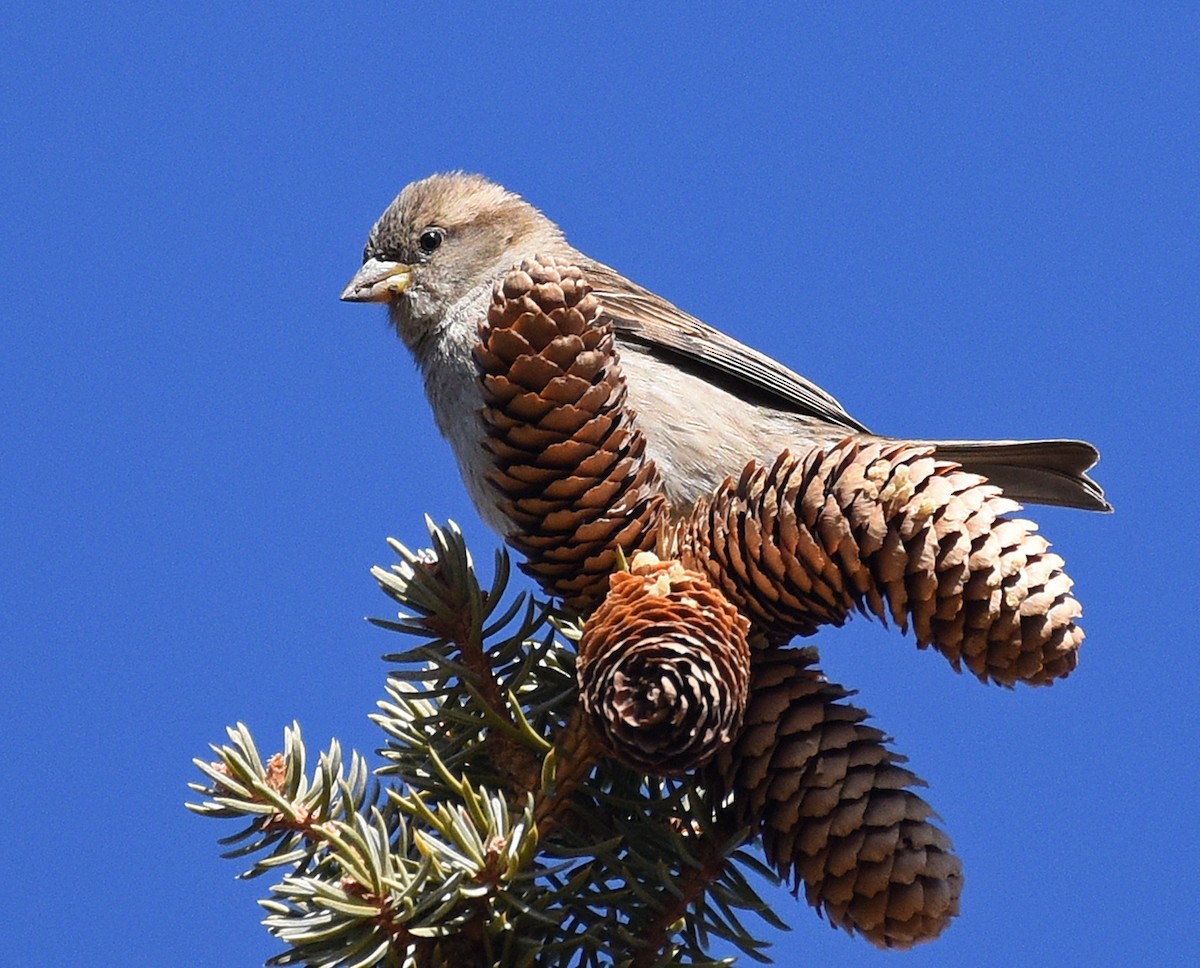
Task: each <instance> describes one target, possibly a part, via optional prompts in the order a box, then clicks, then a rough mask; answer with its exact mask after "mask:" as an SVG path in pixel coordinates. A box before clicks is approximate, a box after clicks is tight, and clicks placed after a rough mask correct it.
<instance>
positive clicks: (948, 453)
mask: <svg viewBox="0 0 1200 968" xmlns="http://www.w3.org/2000/svg"><path fill="white" fill-rule="evenodd" d="M538 254H543V255H545V256H548V257H552V258H554V259H556V260H558V261H559V262H561V263H570V264H574V265H576V266H578V267H579V268H580V269H581V270H582V271H583V274H584V276H585V277H586V278H587V280H588V281H589V283H590V284H591V285H592V287H593V289H594V294H595V296H596V298H597V299H598V300H599V303H600V307H601V311H600V316H601V321H602V323H603V324H604V325H608V326H611V328H612V331H613V333H614V336H615V340H616V349H617V353H618V356H619V359H620V363H621V367H622V370H623V372H624V376H625V381H626V384H627V387H628V406H629V407H630V408H631V409H632V410H633V411H634V412H636V414H637V415H638V417H637V419H638V425H639V427H640V429H641V432H642V433H643V434H644V436H645V440H646V456H647V458H648V459H650V460H652V461H653V462H654V463H655V464H656V465H657V468H658V472H659V474H660V475H661V478H662V482H663V488H664V492H665V494H666V497H667V499H668V501H669V502H670V504H671V507H672V510H673V511H674V512H675V513H676V514H677V515H682V514H684V513H686V511H687V510H688V509H689V508H690V507H691V505H692V504H693V503H694V502H695V501H696V500H697V499H698V498H699V497H701V496H703V495H705V494H708V493H710V492H711V491H712V490H713V489H714V488H715V487H716V486H717V485H718V484H720V483H721V481H722V480H724V478H725V477H727V476H729V475H736V474H738V473H739V472H740V471H741V469H742V467H743V466H745V464H746V463H747V462H748V461H750V460H758V461H760V462H763V463H768V464H769V463H770V462H772V461H773V460H774V458H775V457H776V456H777V455H778V454H779V453H780V452H782V451H783V450H785V449H791V450H792V451H795V452H798V451H801V450H803V449H805V448H806V447H809V446H813V445H816V446H828V445H831V444H833V443H835V442H837V441H839V440H841V439H843V438H845V437H846V436H848V435H850V434H868V431H867V429H866V428H865V427H864V426H863V425H862V424H861V423H859V422H858V421H857V420H855V419H854V418H853V417H851V416H850V415H849V414H848V413H847V412H846V411H845V409H844V408H843V407H842V406H841V404H839V403H838V402H837V400H836V399H834V398H833V397H832V396H830V395H829V394H828V393H826V392H825V391H824V390H822V389H821V388H820V387H818V386H816V385H815V384H813V383H811V382H810V381H808V380H806V379H804V377H802V376H800V375H799V374H797V373H795V372H794V371H792V370H791V369H789V368H788V367H786V366H784V365H783V364H781V363H778V362H776V361H775V360H772V359H771V358H770V357H767V356H765V355H764V354H762V353H759V352H757V351H755V350H753V349H751V348H749V347H747V346H745V345H743V344H742V343H739V342H738V341H737V340H735V339H733V338H731V337H729V336H726V335H725V334H724V333H722V332H720V331H719V330H716V329H713V328H712V327H710V326H708V325H706V324H705V323H703V322H701V321H700V320H698V319H696V318H695V317H693V316H690V315H688V314H687V313H686V312H684V311H683V310H681V309H679V308H678V307H676V306H674V305H673V304H671V303H670V302H668V301H667V300H665V299H663V298H662V297H661V296H658V295H656V294H654V293H652V292H650V291H649V290H646V289H644V288H642V287H641V286H638V285H637V284H636V283H634V282H632V281H630V280H629V279H627V278H625V277H624V276H623V275H621V274H620V273H618V272H617V271H616V270H614V269H611V268H610V267H608V266H606V265H604V264H602V263H599V262H597V261H595V260H594V259H590V258H588V257H587V256H586V255H584V254H583V253H581V252H579V251H578V250H576V249H574V248H573V247H572V246H571V245H570V244H569V243H568V242H567V241H566V239H565V238H564V237H563V234H562V232H561V230H560V229H559V228H558V226H557V225H555V224H554V223H553V222H551V221H550V220H549V219H547V218H546V217H545V216H544V215H542V213H541V212H539V211H538V210H537V209H536V208H534V207H533V206H532V205H530V204H528V203H527V202H525V201H524V200H523V199H521V198H520V197H519V196H517V195H515V194H513V193H511V192H508V191H506V190H504V189H502V188H500V187H499V186H497V185H495V184H493V183H491V182H489V181H487V180H486V179H484V178H481V177H480V176H477V175H464V174H449V175H434V176H432V177H430V178H426V179H424V180H422V181H418V182H414V183H412V184H411V185H409V186H408V187H407V188H405V189H404V190H403V191H402V192H401V193H400V195H399V196H398V197H397V199H396V201H395V202H393V203H392V205H391V206H390V207H389V208H388V210H387V211H386V212H385V213H384V214H383V216H382V217H381V218H380V219H379V221H378V222H377V223H376V225H375V227H374V228H373V229H372V231H371V234H370V237H369V239H368V241H367V245H366V249H365V252H364V265H363V267H362V269H361V270H360V271H359V272H358V273H357V274H356V276H355V277H354V279H353V280H352V281H351V282H350V284H349V285H348V286H347V287H346V290H345V292H344V293H343V298H344V299H348V300H352V301H381V302H387V303H388V308H389V312H390V314H391V318H392V321H393V323H394V324H395V326H396V329H397V331H398V332H399V334H400V335H401V337H402V338H403V339H404V341H405V343H406V344H407V345H408V346H409V347H410V349H411V350H412V351H413V354H414V356H415V358H416V360H417V363H418V365H419V366H420V368H421V371H422V373H423V375H424V378H425V386H426V391H427V395H428V397H429V400H430V403H431V405H432V407H433V411H434V415H435V418H436V420H437V423H438V426H439V428H440V429H441V431H442V433H443V434H444V435H445V436H446V437H447V438H448V439H449V440H450V442H451V444H452V446H453V447H454V450H455V453H456V455H457V457H458V461H459V466H460V468H461V470H462V472H463V477H464V479H465V481H466V483H467V487H468V490H469V491H470V493H471V496H472V498H473V500H474V501H475V504H476V506H477V508H478V509H479V511H480V513H481V515H482V516H483V517H484V519H485V520H487V521H488V522H489V523H490V524H492V525H493V526H494V527H496V528H497V529H498V530H500V531H501V532H502V533H507V529H508V528H509V527H510V526H511V525H510V522H509V521H508V520H507V519H506V518H505V516H504V515H503V514H500V513H499V512H498V511H497V509H496V507H495V504H496V496H495V492H494V491H493V489H492V487H491V485H489V484H488V483H487V480H486V478H487V473H488V471H489V470H490V469H491V467H490V457H489V455H488V454H487V453H486V452H485V450H484V448H483V447H482V441H483V439H484V436H485V432H484V429H483V427H482V426H481V425H480V423H479V421H478V419H477V417H476V411H477V410H478V406H479V403H478V390H477V388H476V379H477V375H476V369H475V361H474V358H473V355H472V350H473V347H474V344H475V343H476V341H477V338H478V328H479V324H480V322H481V321H482V320H483V319H484V317H485V316H486V314H487V310H488V305H489V302H490V299H491V294H492V290H493V288H494V287H495V285H496V284H497V283H499V282H500V281H501V279H503V277H504V274H505V273H506V272H507V271H508V270H509V269H510V268H512V267H513V266H515V265H517V264H519V263H520V262H522V261H523V260H528V259H532V258H533V257H534V256H536V255H538ZM929 376H930V377H931V378H932V377H935V376H936V374H933V373H931V374H929ZM927 443H928V444H929V446H931V447H933V448H934V452H935V454H936V455H937V456H939V457H945V458H946V459H948V460H954V461H956V462H957V463H960V464H961V465H962V466H963V467H964V468H966V469H967V470H970V471H978V472H979V473H982V474H984V475H985V476H987V477H989V478H990V479H991V480H992V481H994V482H995V483H997V484H999V485H1000V486H1001V487H1002V488H1004V490H1005V493H1006V494H1007V495H1008V496H1009V497H1012V498H1014V499H1016V500H1021V501H1028V502H1032V503H1045V504H1060V505H1067V506H1071V507H1080V508H1088V509H1092V510H1109V509H1110V508H1109V505H1108V503H1107V502H1106V501H1105V500H1104V496H1103V492H1102V491H1101V490H1100V488H1099V486H1098V485H1097V484H1096V483H1095V482H1094V481H1093V480H1092V479H1091V478H1090V477H1088V475H1087V470H1088V469H1089V468H1090V467H1091V466H1092V465H1093V464H1094V463H1095V461H1096V459H1097V452H1096V450H1095V448H1094V447H1092V445H1091V444H1088V443H1085V442H1083V441H1077V440H1046V441H961V440H952V441H929V442H927Z"/></svg>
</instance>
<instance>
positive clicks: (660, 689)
mask: <svg viewBox="0 0 1200 968" xmlns="http://www.w3.org/2000/svg"><path fill="white" fill-rule="evenodd" d="M749 626H750V623H749V622H747V621H746V619H745V618H743V617H742V616H741V615H740V614H738V611H737V609H736V608H734V607H733V606H732V605H730V604H729V602H728V601H727V600H726V598H725V596H724V595H722V594H721V593H720V592H719V591H718V590H717V589H715V588H714V587H713V586H712V584H711V583H710V582H709V580H708V579H707V578H706V577H705V576H704V575H703V574H702V573H700V572H696V571H688V570H687V569H685V568H684V567H683V566H682V565H680V564H679V562H677V561H659V560H658V558H657V557H655V556H654V555H653V554H649V553H642V554H639V555H637V556H635V557H634V559H633V561H632V562H631V563H630V570H629V571H627V572H616V573H614V574H613V576H612V586H611V589H610V591H609V593H608V597H607V598H606V599H605V600H604V603H603V604H602V605H601V606H600V607H599V608H597V609H596V611H595V612H593V613H592V615H591V617H590V618H588V620H587V624H586V625H585V626H584V630H583V638H582V639H580V642H579V662H578V667H577V670H578V676H579V693H580V702H581V704H582V705H583V710H584V713H585V714H586V715H587V716H588V718H589V721H590V722H591V724H592V729H593V730H594V732H595V734H596V735H597V736H598V737H599V738H600V740H601V742H602V744H603V745H604V746H605V748H606V749H607V751H608V752H609V753H610V754H611V755H612V756H614V757H615V758H616V759H618V760H620V761H621V762H623V763H625V764H626V765H627V766H631V767H633V768H634V769H636V770H640V771H641V772H643V773H650V774H653V775H655V776H674V775H678V774H681V773H685V772H687V771H688V770H692V769H694V768H696V767H698V766H702V765H703V764H705V763H707V762H708V761H709V760H710V759H711V758H712V757H713V755H714V754H716V753H717V752H718V751H719V750H721V749H723V748H724V747H726V746H728V744H729V743H731V742H732V741H733V738H734V736H735V735H736V734H737V731H738V728H739V727H740V726H741V723H742V715H743V714H744V712H745V710H746V694H747V689H748V687H749V681H750V647H749V645H748V644H747V642H746V633H747V631H748V630H749Z"/></svg>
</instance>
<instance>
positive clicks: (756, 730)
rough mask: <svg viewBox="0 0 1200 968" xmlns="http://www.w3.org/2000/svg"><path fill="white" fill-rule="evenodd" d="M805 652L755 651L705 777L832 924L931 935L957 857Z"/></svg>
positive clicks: (947, 899)
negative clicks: (732, 718) (723, 742)
mask: <svg viewBox="0 0 1200 968" xmlns="http://www.w3.org/2000/svg"><path fill="white" fill-rule="evenodd" d="M816 660H817V654H816V650H815V649H769V650H766V651H761V652H758V653H756V654H755V657H754V665H753V670H752V674H751V683H750V702H749V707H748V708H747V710H746V716H745V720H744V723H743V726H742V731H741V733H740V735H739V736H738V738H737V741H736V742H735V743H734V744H733V745H732V746H731V747H729V748H727V749H725V750H723V751H722V752H721V753H720V755H719V756H718V757H717V758H716V760H715V761H714V763H713V765H712V767H711V771H712V773H713V775H714V776H715V777H716V780H715V782H716V783H717V784H719V788H720V789H724V790H729V791H732V793H733V810H734V811H735V814H736V817H735V822H736V823H737V824H738V825H739V826H746V825H749V826H750V827H751V829H752V831H753V832H754V833H759V834H761V835H762V842H763V849H764V852H765V854H766V857H767V860H768V862H769V863H770V864H771V866H772V867H773V868H775V870H776V871H778V872H779V874H780V875H781V876H783V877H785V878H788V879H791V880H792V881H793V882H794V884H795V887H796V890H797V891H798V890H799V887H800V884H801V883H803V884H804V892H805V896H806V897H807V899H808V903H809V904H811V905H812V906H813V907H815V908H817V909H818V911H822V910H823V911H824V913H825V914H826V915H827V916H828V917H829V920H830V922H831V923H832V924H834V925H836V926H838V927H840V928H843V929H845V930H846V931H848V932H849V933H850V934H854V933H855V932H858V933H860V934H862V935H863V936H864V937H865V938H867V939H868V940H870V941H871V942H872V943H873V944H876V945H878V946H880V947H883V948H908V947H911V946H912V945H914V944H919V943H920V942H922V941H931V940H932V939H934V938H936V937H937V936H938V935H939V934H941V932H942V931H943V930H944V929H945V928H946V926H947V925H948V924H949V923H950V919H951V918H953V917H955V916H956V915H957V914H958V901H959V894H960V893H961V891H962V865H961V863H960V862H959V860H958V858H957V857H955V856H954V854H952V853H951V852H950V850H951V845H950V839H949V838H948V837H947V836H946V835H945V834H944V833H943V832H942V831H941V830H940V829H938V828H937V827H935V826H934V825H933V824H932V823H930V822H929V818H930V817H933V816H935V814H934V812H933V809H932V808H931V807H930V806H929V804H927V803H926V802H925V801H924V800H923V799H921V798H920V797H919V796H917V795H916V794H915V793H913V792H912V790H911V789H909V787H914V786H924V783H923V782H922V781H921V780H920V779H918V778H917V777H916V776H915V775H913V774H912V773H910V772H909V771H908V770H906V769H905V768H903V767H902V766H899V765H898V764H900V763H903V762H904V757H902V756H900V755H898V754H896V753H894V752H892V751H891V750H889V749H888V748H887V746H885V745H884V739H885V737H884V735H883V733H881V732H880V731H879V730H877V729H874V728H872V727H870V726H866V725H863V720H865V719H866V718H867V713H866V712H865V711H863V710H861V709H858V708H856V707H854V706H852V705H849V704H848V703H845V702H842V700H843V699H845V698H846V697H847V696H849V695H852V694H851V693H850V692H848V691H847V690H846V689H843V688H842V687H841V686H839V685H837V684H836V683H832V682H829V681H827V680H826V679H825V677H824V676H823V675H822V674H821V672H820V670H819V669H817V668H816V667H815V663H816Z"/></svg>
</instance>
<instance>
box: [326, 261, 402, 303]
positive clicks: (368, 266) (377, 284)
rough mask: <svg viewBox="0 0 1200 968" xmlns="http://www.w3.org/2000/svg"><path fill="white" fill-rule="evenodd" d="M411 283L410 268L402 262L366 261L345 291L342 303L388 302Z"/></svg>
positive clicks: (343, 291)
mask: <svg viewBox="0 0 1200 968" xmlns="http://www.w3.org/2000/svg"><path fill="white" fill-rule="evenodd" d="M411 281H412V266H406V265H405V264H404V263H403V262H385V261H384V260H383V259H368V260H367V261H366V262H364V263H363V266H362V268H361V269H359V270H358V272H356V273H354V278H353V279H351V280H350V282H349V284H348V285H347V286H346V288H345V289H343V290H342V300H343V301H344V302H390V301H391V300H392V299H394V298H395V297H396V296H399V295H400V294H401V293H402V292H404V290H405V289H407V288H408V284H409V283H410V282H411Z"/></svg>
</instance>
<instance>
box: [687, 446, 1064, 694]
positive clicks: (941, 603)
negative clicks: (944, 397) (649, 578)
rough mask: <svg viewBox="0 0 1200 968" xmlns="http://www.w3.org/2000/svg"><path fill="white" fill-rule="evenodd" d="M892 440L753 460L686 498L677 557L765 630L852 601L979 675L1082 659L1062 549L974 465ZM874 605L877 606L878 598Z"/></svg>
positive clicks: (833, 620)
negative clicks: (688, 504)
mask: <svg viewBox="0 0 1200 968" xmlns="http://www.w3.org/2000/svg"><path fill="white" fill-rule="evenodd" d="M931 450H932V449H931V448H930V447H928V446H922V445H918V444H910V443H905V442H903V441H885V440H877V439H861V438H848V439H846V440H843V441H842V442H840V443H838V444H836V445H834V446H833V447H831V448H829V449H828V450H820V449H814V450H812V451H809V452H806V453H805V454H803V455H800V456H793V455H792V454H789V453H787V452H785V453H783V454H782V455H780V457H779V458H778V460H776V461H775V464H774V466H772V467H770V468H768V467H766V466H765V465H762V464H758V463H756V462H751V463H750V464H748V465H747V466H746V468H745V470H743V471H742V476H741V478H740V479H739V480H738V481H736V482H734V481H732V480H729V481H726V482H725V484H724V485H722V486H721V487H720V488H718V490H717V492H716V493H715V494H714V495H713V497H712V499H711V500H709V501H708V502H707V504H705V503H701V504H699V505H697V507H696V510H695V512H694V513H693V515H692V517H691V518H690V519H688V521H687V522H685V524H684V525H683V527H682V529H681V531H680V535H679V539H678V545H679V556H680V558H681V559H682V560H683V561H684V562H685V564H687V565H688V566H689V567H694V568H699V569H703V570H705V571H706V572H707V573H708V575H709V577H710V578H712V580H713V582H714V583H715V584H716V585H717V586H718V587H719V588H721V589H722V590H723V591H724V592H725V594H726V595H728V596H729V598H730V600H731V601H733V602H734V603H736V604H737V605H738V606H739V607H740V608H741V609H742V611H743V612H744V613H745V614H746V615H748V616H749V617H750V618H751V620H752V621H753V622H754V624H755V626H756V627H758V628H761V629H762V630H763V631H764V632H765V633H766V635H767V637H768V638H769V639H770V640H771V641H773V642H775V643H782V642H786V641H787V640H788V639H790V638H791V637H792V636H794V635H811V634H812V633H813V632H815V631H816V629H817V627H818V626H820V625H823V624H832V625H841V624H843V623H844V622H845V621H846V619H847V618H848V617H849V616H850V613H851V611H852V610H854V609H858V610H859V611H861V612H863V613H864V614H873V615H876V616H877V617H879V618H880V619H882V620H883V621H884V622H885V623H886V622H887V619H888V617H889V615H890V616H891V618H892V620H893V621H895V622H896V624H897V625H899V626H900V628H901V629H903V630H905V631H907V629H908V625H909V622H910V621H911V623H912V626H913V630H914V632H915V633H916V637H917V644H918V645H919V646H920V647H921V648H926V647H927V646H930V645H932V646H934V647H935V648H936V649H937V650H938V651H940V652H941V653H942V654H943V655H945V656H946V657H947V658H948V659H949V660H950V662H951V663H952V664H953V666H954V667H955V669H961V667H962V665H966V667H967V668H968V669H969V670H970V671H971V672H973V673H974V674H975V675H976V676H977V677H978V678H979V679H980V680H981V681H983V682H987V681H988V680H989V679H990V680H991V681H993V682H997V683H1000V684H1002V685H1006V686H1011V685H1013V684H1014V683H1016V682H1027V683H1030V684H1033V685H1046V684H1049V683H1050V682H1052V681H1053V680H1055V679H1057V678H1060V677H1062V676H1065V675H1067V674H1068V673H1069V672H1070V671H1071V670H1072V669H1074V668H1075V665H1076V662H1077V661H1078V653H1077V650H1078V648H1079V645H1080V643H1081V642H1082V641H1083V630H1082V629H1081V628H1079V626H1078V625H1076V624H1075V619H1076V618H1078V617H1079V615H1080V614H1081V613H1082V609H1081V608H1080V607H1079V603H1078V602H1077V601H1076V600H1075V599H1074V598H1073V597H1072V596H1071V594H1070V590H1071V586H1072V584H1073V582H1072V581H1071V579H1070V578H1069V577H1067V575H1066V574H1065V573H1064V572H1063V570H1062V568H1063V560H1062V559H1061V558H1060V557H1059V556H1058V555H1055V554H1052V553H1050V552H1049V551H1047V549H1048V548H1049V547H1050V544H1049V542H1048V541H1046V540H1045V539H1044V538H1042V537H1041V536H1040V535H1037V534H1035V533H1034V532H1035V531H1036V528H1037V526H1036V525H1035V524H1033V522H1031V521H1025V520H1022V519H1019V518H1007V517H1005V515H1007V514H1010V513H1011V512H1013V511H1016V510H1018V509H1019V508H1020V505H1019V504H1017V503H1016V502H1015V501H1011V500H1009V499H1008V498H1005V497H1003V496H1002V495H1001V493H1000V489H999V488H997V487H995V486H994V485H991V484H988V483H987V481H986V479H985V478H982V477H980V476H979V475H977V474H971V473H969V472H967V471H964V470H962V468H960V467H959V466H958V465H957V464H954V463H951V462H949V461H944V460H938V459H936V458H934V457H932V456H930V454H931ZM885 603H886V604H885Z"/></svg>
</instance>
